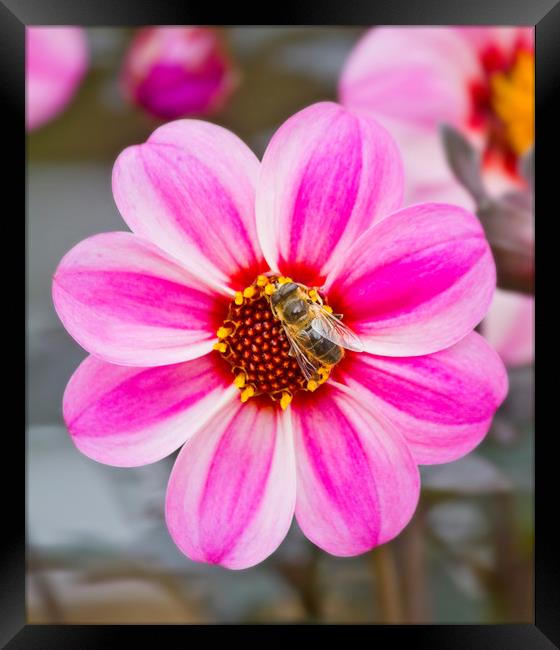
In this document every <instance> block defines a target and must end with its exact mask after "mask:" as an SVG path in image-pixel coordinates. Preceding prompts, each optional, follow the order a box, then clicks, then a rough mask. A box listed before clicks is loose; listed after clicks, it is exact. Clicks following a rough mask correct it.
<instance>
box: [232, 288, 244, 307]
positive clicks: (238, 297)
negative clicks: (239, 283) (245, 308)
mask: <svg viewBox="0 0 560 650" xmlns="http://www.w3.org/2000/svg"><path fill="white" fill-rule="evenodd" d="M233 302H234V303H235V304H236V305H242V304H243V294H242V293H241V291H236V292H235V298H234V300H233Z"/></svg>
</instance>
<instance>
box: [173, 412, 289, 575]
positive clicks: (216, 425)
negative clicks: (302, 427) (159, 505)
mask: <svg viewBox="0 0 560 650" xmlns="http://www.w3.org/2000/svg"><path fill="white" fill-rule="evenodd" d="M295 490H296V480H295V462H294V453H293V441H292V438H291V433H290V431H289V429H288V428H287V427H286V426H285V424H284V421H283V414H282V412H280V411H279V409H276V408H274V407H273V406H272V404H271V405H268V404H262V403H257V402H256V401H252V402H248V403H247V404H241V402H239V401H236V403H235V404H229V405H227V406H226V407H224V408H222V409H221V410H220V411H219V412H216V413H215V415H214V417H213V418H212V419H211V420H210V421H209V422H208V423H207V424H206V425H205V426H204V427H202V429H200V430H199V432H198V433H197V434H196V436H194V438H192V440H190V441H189V442H188V443H187V444H186V445H185V446H184V447H183V449H182V450H181V452H180V454H179V456H178V457H177V460H176V462H175V466H174V467H173V471H172V473H171V478H170V479H169V486H168V489H167V500H166V519H167V526H168V528H169V532H170V534H171V537H172V538H173V540H174V542H175V543H176V544H177V546H178V547H179V548H180V549H181V551H182V552H183V553H184V554H185V555H187V556H188V557H189V558H191V559H192V560H195V561H199V562H208V563H211V564H221V565H222V566H225V567H228V568H230V569H244V568H247V567H250V566H253V565H255V564H258V563H259V562H262V560H264V559H265V558H266V557H268V556H269V555H270V554H271V553H272V552H273V551H274V550H275V549H276V548H277V547H278V546H279V544H280V543H281V542H282V540H283V539H284V537H285V536H286V533H287V532H288V529H289V527H290V523H291V521H292V517H293V513H294V505H295Z"/></svg>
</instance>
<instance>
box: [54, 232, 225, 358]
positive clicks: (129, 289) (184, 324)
mask: <svg viewBox="0 0 560 650" xmlns="http://www.w3.org/2000/svg"><path fill="white" fill-rule="evenodd" d="M53 300H54V304H55V307H56V310H57V313H58V315H59V317H60V319H61V320H62V322H63V323H64V326H65V327H66V329H67V330H68V332H69V333H70V334H71V335H72V336H73V337H74V338H75V339H76V340H77V341H78V343H80V345H82V346H83V347H84V348H85V349H86V350H87V351H88V352H90V353H92V354H95V355H96V356H99V357H101V358H103V359H104V360H105V361H108V362H110V363H119V364H124V365H131V366H156V365H164V364H168V363H176V362H179V361H185V360H187V359H192V358H196V357H199V356H201V355H203V354H206V353H207V352H209V351H210V350H211V349H212V344H213V341H215V339H216V336H215V322H216V319H217V315H216V309H217V302H216V296H215V295H214V294H213V293H212V292H211V291H210V290H209V289H208V288H207V287H206V286H205V285H204V284H202V283H201V282H200V281H199V280H197V279H196V278H195V277H193V276H192V275H191V274H190V273H189V272H188V271H186V270H185V269H183V268H181V266H179V265H178V264H177V263H176V262H175V261H174V260H173V259H171V258H170V257H169V256H167V255H166V254H165V253H163V251H161V250H160V249H158V248H157V247H156V246H154V245H153V244H150V243H149V242H146V241H145V240H143V239H141V238H139V237H137V236H136V235H133V234H131V233H118V232H113V233H105V234H101V235H96V236H95V237H91V238H89V239H86V240H84V241H83V242H81V243H79V244H77V245H76V246H75V247H74V248H73V249H72V250H71V251H69V252H68V253H67V254H66V255H65V257H64V258H63V260H62V261H61V263H60V265H59V266H58V269H57V270H56V273H55V276H54V280H53Z"/></svg>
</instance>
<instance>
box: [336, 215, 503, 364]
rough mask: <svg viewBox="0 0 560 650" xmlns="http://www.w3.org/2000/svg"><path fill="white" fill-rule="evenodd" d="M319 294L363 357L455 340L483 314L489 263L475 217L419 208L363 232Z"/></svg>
mask: <svg viewBox="0 0 560 650" xmlns="http://www.w3.org/2000/svg"><path fill="white" fill-rule="evenodd" d="M347 259H348V262H347V263H346V264H345V265H340V266H339V267H338V268H337V269H334V270H333V272H332V273H331V275H330V276H329V277H328V278H327V280H326V283H325V291H326V292H327V293H328V295H329V300H330V302H331V304H332V305H334V306H335V307H336V310H337V311H340V312H342V313H343V314H344V320H345V323H348V324H350V325H351V327H352V328H353V329H354V330H355V332H356V333H357V334H358V335H359V336H360V338H361V339H362V342H363V344H364V347H365V350H366V351H367V352H370V353H371V354H381V355H387V356H409V355H410V356H412V355H418V354H428V353H430V352H436V351H438V350H442V349H443V348H446V347H449V346H450V345H453V343H457V342H458V341H459V340H461V339H462V338H463V337H464V336H466V335H467V334H468V333H469V332H470V331H471V330H472V329H473V328H474V327H475V326H476V325H477V323H479V322H480V321H481V320H482V318H483V317H484V315H485V314H486V312H487V310H488V308H489V306H490V302H491V300H492V295H493V292H494V289H495V286H496V270H495V265H494V260H493V258H492V254H491V252H490V248H489V246H488V242H487V241H486V239H485V237H484V231H483V229H482V226H481V225H480V223H479V221H478V219H476V217H475V216H474V215H472V214H471V213H469V212H467V211H466V210H463V209H462V208H459V207H456V206H452V205H446V204H439V203H424V204H419V205H413V206H410V207H408V208H405V209H403V210H400V211H399V212H396V213H394V214H392V215H390V216H388V217H386V218H384V219H383V220H381V221H380V222H378V223H377V224H375V225H374V226H373V227H372V228H371V229H370V230H369V231H368V232H367V233H365V234H364V235H363V236H362V237H361V238H360V239H359V240H358V241H357V242H356V243H355V245H354V246H353V247H352V248H351V249H350V250H349V251H348V254H347Z"/></svg>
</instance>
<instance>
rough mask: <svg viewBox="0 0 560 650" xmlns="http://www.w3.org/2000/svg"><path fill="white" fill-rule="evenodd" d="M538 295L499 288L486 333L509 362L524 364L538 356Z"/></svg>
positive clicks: (489, 314) (485, 329)
mask: <svg viewBox="0 0 560 650" xmlns="http://www.w3.org/2000/svg"><path fill="white" fill-rule="evenodd" d="M534 312H535V299H534V298H533V297H532V296H523V295H521V294H517V293H513V292H511V291H501V290H497V291H496V293H495V294H494V300H493V301H492V305H491V307H490V311H489V312H488V314H486V318H485V319H484V320H483V321H482V333H483V334H484V336H485V338H486V339H487V340H488V341H489V342H490V344H491V345H492V346H494V348H496V351H497V352H498V354H499V355H500V356H501V357H502V359H503V360H504V363H505V364H506V365H508V366H512V367H513V366H521V365H524V364H527V363H531V362H532V361H533V359H534V354H535V353H534V338H535V313H534Z"/></svg>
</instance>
